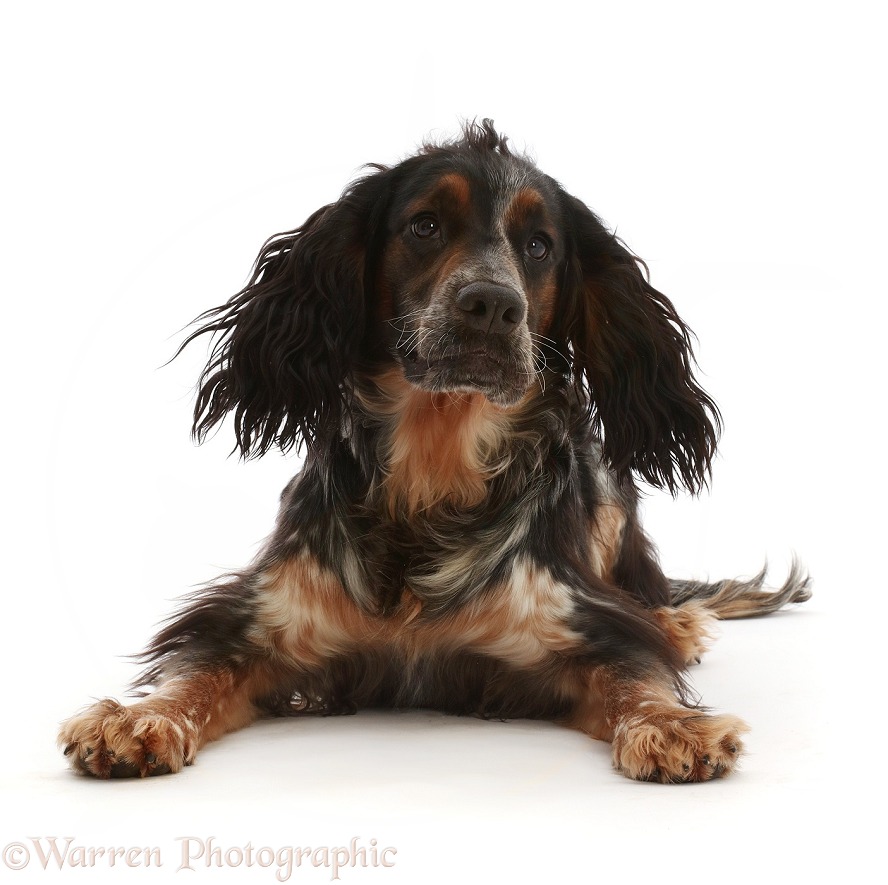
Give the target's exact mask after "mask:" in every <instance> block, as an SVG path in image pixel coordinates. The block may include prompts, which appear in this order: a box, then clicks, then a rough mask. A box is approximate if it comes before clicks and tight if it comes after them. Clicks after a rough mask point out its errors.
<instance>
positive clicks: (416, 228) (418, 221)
mask: <svg viewBox="0 0 888 885" xmlns="http://www.w3.org/2000/svg"><path fill="white" fill-rule="evenodd" d="M410 230H412V231H413V236H415V237H419V239H421V240H427V239H429V238H430V237H434V236H437V235H438V234H439V233H440V232H441V225H440V224H439V223H438V219H437V218H435V216H434V215H429V214H425V215H420V216H418V217H417V218H414V219H413V223H412V224H411V225H410Z"/></svg>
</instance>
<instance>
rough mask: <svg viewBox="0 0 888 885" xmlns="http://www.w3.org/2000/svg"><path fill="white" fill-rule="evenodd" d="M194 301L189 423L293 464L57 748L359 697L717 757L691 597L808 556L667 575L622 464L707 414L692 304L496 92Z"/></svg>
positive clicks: (202, 739) (643, 466) (696, 607)
mask: <svg viewBox="0 0 888 885" xmlns="http://www.w3.org/2000/svg"><path fill="white" fill-rule="evenodd" d="M201 321H202V323H203V325H202V326H201V327H200V328H199V329H198V331H196V332H195V333H194V334H193V335H192V336H191V337H190V338H189V341H190V340H192V339H193V338H195V337H197V336H199V335H202V334H205V333H210V334H212V335H214V336H215V337H214V340H215V346H214V349H213V352H212V355H211V357H210V362H209V365H208V366H207V368H206V370H205V372H204V374H203V376H202V378H201V381H200V390H199V395H198V400H197V406H196V411H195V432H196V434H197V435H198V437H203V436H204V435H205V434H206V433H207V432H208V431H209V430H210V429H211V428H212V427H213V426H214V425H216V424H217V423H218V422H220V421H221V420H222V419H223V418H224V417H225V415H227V414H228V413H233V419H234V427H235V432H236V435H237V444H238V447H239V449H240V451H241V453H242V454H243V455H244V456H253V455H261V454H263V453H264V452H266V451H267V450H268V449H269V448H271V447H273V446H279V447H281V448H282V449H284V450H287V449H289V448H291V447H293V446H296V445H299V444H300V443H301V442H303V441H304V442H305V443H306V444H307V446H306V449H307V453H306V459H305V463H304V467H303V469H302V471H301V473H299V475H298V476H296V477H295V479H293V481H292V482H291V483H290V484H289V485H288V487H287V488H286V489H285V490H284V493H283V496H282V499H281V506H280V512H279V515H278V520H277V525H276V528H275V530H274V532H273V534H272V535H271V538H270V539H269V541H268V543H267V544H266V546H265V548H264V549H263V550H262V552H261V553H260V554H259V556H258V557H257V558H256V560H255V562H253V563H252V564H251V565H250V566H249V567H248V568H246V569H245V570H244V571H243V572H241V573H239V574H235V575H231V576H228V577H227V578H225V579H223V580H221V581H220V582H218V583H216V584H213V585H211V586H209V587H207V588H205V589H204V590H203V591H201V592H200V593H199V594H198V595H196V596H194V597H193V598H191V599H190V600H188V601H187V602H186V603H185V605H184V607H183V608H182V610H181V611H180V613H179V614H178V615H177V616H175V617H174V618H173V619H172V620H171V621H170V622H169V623H168V624H167V625H166V626H165V627H164V628H163V629H162V630H161V632H160V633H159V634H158V636H157V637H156V638H155V639H154V641H153V643H152V644H151V645H150V647H149V648H148V650H147V651H146V652H145V654H144V661H145V664H146V666H147V669H146V671H145V672H144V674H143V675H142V677H141V678H140V680H139V682H138V686H141V687H147V686H154V687H155V688H154V690H153V692H151V693H149V694H147V695H146V696H144V697H143V698H142V699H141V700H139V701H137V702H136V703H134V704H132V705H131V706H122V705H120V704H118V703H117V702H115V701H112V700H105V701H102V702H100V703H98V704H94V705H93V706H91V707H89V708H87V709H86V710H85V711H83V712H81V713H80V714H79V715H77V716H75V717H74V718H72V719H71V720H69V721H68V722H67V723H66V724H65V725H64V727H63V730H62V734H61V742H62V744H63V745H64V747H65V752H66V754H67V755H68V756H69V758H70V759H71V761H72V763H73V765H74V767H75V768H76V769H78V770H80V771H84V772H87V773H90V774H93V775H96V776H98V777H109V776H129V775H142V776H145V775H151V774H159V773H163V772H168V771H178V770H180V769H181V768H182V767H183V765H188V764H190V763H191V762H192V761H193V760H194V757H195V754H196V752H197V751H198V749H199V748H200V747H201V746H202V745H203V744H205V743H207V741H210V740H214V739H215V738H218V737H220V736H221V735H222V734H224V733H225V732H227V731H231V730H232V729H235V728H239V727H241V726H243V725H246V724H247V723H249V722H250V721H252V720H254V719H255V718H256V717H259V716H262V715H266V714H296V713H325V714H329V713H347V712H352V711H354V710H357V709H359V708H361V707H380V706H382V707H433V708H437V709H441V710H446V711H450V712H453V713H462V714H474V715H478V716H485V717H502V718H511V717H545V718H550V719H556V720H559V721H562V722H564V723H566V724H569V725H571V726H574V727H576V728H579V729H582V730H583V731H585V732H587V733H588V734H590V735H592V736H593V737H596V738H601V739H604V740H608V741H612V742H613V746H614V763H615V765H616V767H617V768H618V769H619V770H620V771H622V772H623V773H624V774H626V775H628V776H629V777H632V778H637V779H641V780H658V781H664V782H679V781H701V780H707V779H710V778H713V777H718V776H721V775H724V774H726V773H727V772H729V771H730V770H731V769H732V768H733V767H734V765H735V763H736V760H737V757H738V755H739V753H740V751H741V740H740V734H741V732H742V731H743V730H744V728H745V726H744V725H743V723H742V722H741V721H740V720H738V719H736V718H735V717H732V716H724V715H712V714H710V713H707V712H704V711H703V710H702V709H700V708H698V707H696V706H694V705H693V703H692V702H691V700H690V699H689V691H688V688H687V684H686V681H685V676H684V671H685V667H686V665H687V664H688V663H690V662H691V661H693V660H695V659H697V658H699V655H700V654H701V653H702V651H703V649H704V647H705V638H706V634H707V630H708V627H709V625H710V622H711V621H712V619H713V618H717V617H721V616H724V617H731V616H748V615H754V614H758V613H764V612H767V611H769V610H773V609H774V608H777V607H779V606H781V605H783V604H784V603H787V602H800V601H802V600H804V599H806V598H807V597H808V595H809V594H808V590H807V584H808V582H807V579H806V578H805V577H804V576H803V575H802V574H801V571H800V570H799V569H798V568H794V569H793V571H792V573H791V574H790V576H789V578H788V579H787V581H786V583H785V584H784V586H783V587H782V588H781V589H779V590H777V591H774V592H767V591H764V590H762V580H761V577H760V578H758V579H756V580H754V581H752V582H747V583H743V582H724V583H723V584H691V583H688V582H672V581H670V580H669V579H667V578H666V577H665V576H664V574H663V573H662V571H661V570H660V568H659V566H658V564H657V560H656V557H655V554H654V551H653V548H652V545H651V543H650V542H649V540H648V539H647V537H646V536H645V534H644V533H643V531H642V529H641V526H640V525H639V521H638V506H637V505H638V491H637V487H636V484H635V479H634V477H640V478H641V479H644V480H646V481H647V482H649V483H651V484H653V485H655V486H660V487H664V488H666V489H668V490H670V491H671V492H673V493H674V492H675V491H676V490H677V489H678V488H679V487H685V488H687V489H689V490H691V491H693V492H696V491H699V490H700V488H701V487H702V486H703V485H704V484H705V482H706V479H707V477H708V473H709V468H710V462H711V459H712V456H713V453H714V450H715V445H716V439H717V435H718V430H719V426H720V418H719V414H718V410H717V409H716V407H715V406H714V404H713V403H712V401H711V400H710V399H709V397H708V396H707V395H706V394H705V393H704V392H703V390H702V389H701V388H700V387H699V386H698V384H697V383H696V381H695V380H694V376H693V372H692V369H693V355H692V351H691V345H690V335H689V331H688V329H687V327H686V326H685V324H684V323H683V322H682V320H681V319H680V317H679V316H678V314H677V313H676V312H675V309H674V307H673V306H672V303H671V302H670V301H669V300H668V299H667V298H666V297H665V296H663V295H662V294H661V293H659V292H657V291H656V290H655V289H653V288H652V287H651V286H650V285H649V284H648V282H647V280H646V278H645V276H644V275H643V273H642V270H641V269H640V262H639V260H638V259H636V258H635V257H634V256H633V255H632V254H631V253H630V252H629V251H627V249H626V248H625V247H624V246H623V245H622V243H621V242H620V241H619V240H618V239H617V238H616V237H615V236H614V235H613V234H611V233H610V232H608V231H607V230H606V229H605V227H604V226H603V225H602V224H601V222H600V221H599V220H598V218H596V216H595V215H593V213H592V212H591V211H590V210H589V209H588V208H586V206H585V205H584V204H583V203H581V202H580V201H579V200H577V199H576V198H574V197H572V196H570V195H569V194H567V193H566V192H565V191H564V189H563V188H562V187H561V186H560V185H559V184H558V183H557V182H555V181H554V180H553V179H551V178H549V177H548V176H546V175H544V174H543V173H542V172H540V171H539V170H538V169H537V168H536V167H535V166H534V165H533V164H532V163H531V162H530V161H529V160H528V159H526V158H524V157H522V156H518V155H516V154H514V153H513V152H512V151H511V150H510V149H509V147H508V146H507V143H506V139H505V138H503V137H502V136H500V135H498V134H497V133H496V132H495V131H494V129H493V127H492V125H491V124H490V123H489V121H485V122H484V123H483V124H481V125H475V124H471V125H468V126H467V127H466V128H465V130H464V132H463V134H462V137H461V138H460V139H459V140H457V141H454V142H450V143H446V144H443V145H430V146H426V147H425V148H423V149H422V150H421V151H420V152H419V153H418V154H417V155H416V156H413V157H411V158H409V159H407V160H405V161H404V162H402V163H400V164H398V165H396V166H394V167H392V168H384V167H374V171H373V172H372V173H371V174H369V175H368V176H367V177H365V178H362V179H360V180H359V181H357V182H356V183H354V184H353V185H352V186H351V187H350V188H349V189H348V190H347V191H346V192H345V193H344V194H343V196H342V198H341V199H340V200H339V201H337V202H336V203H333V204H331V205H329V206H326V207H324V208H322V209H320V210H319V211H317V212H316V213H315V214H314V215H312V216H311V217H310V218H309V219H308V221H307V222H306V223H305V224H304V225H303V227H301V228H299V229H297V230H294V231H291V232H289V233H285V234H281V235H279V236H277V237H273V238H272V239H271V240H269V241H268V242H267V243H266V245H265V246H264V247H263V249H262V251H261V253H260V255H259V258H258V260H257V263H256V266H255V269H254V272H253V275H252V277H251V280H250V282H249V284H248V285H247V286H246V287H245V288H244V289H243V290H242V291H241V292H240V293H238V294H237V295H236V296H235V297H234V298H232V299H231V300H230V301H229V302H228V303H227V304H226V305H223V306H222V307H220V308H217V309H215V310H212V311H209V312H208V313H207V314H205V315H204V316H203V317H202V318H201ZM186 343H187V342H186ZM294 740H298V735H297V734H294Z"/></svg>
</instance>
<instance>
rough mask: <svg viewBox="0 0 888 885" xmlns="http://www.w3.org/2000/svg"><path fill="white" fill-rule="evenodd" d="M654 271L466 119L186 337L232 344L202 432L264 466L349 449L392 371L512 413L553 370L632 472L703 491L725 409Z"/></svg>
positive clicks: (339, 205)
mask: <svg viewBox="0 0 888 885" xmlns="http://www.w3.org/2000/svg"><path fill="white" fill-rule="evenodd" d="M639 265H640V262H639V261H638V259H636V258H635V257H634V256H633V255H632V254H631V253H630V252H629V251H628V250H627V249H626V248H625V247H624V246H623V245H622V243H621V242H620V241H619V240H618V239H617V238H616V237H615V236H614V235H613V234H611V233H610V232H608V231H607V229H606V228H605V227H604V226H603V225H602V224H601V222H600V221H599V219H598V218H597V217H596V216H595V215H594V214H593V213H592V212H591V211H590V210H589V209H588V208H587V207H586V206H585V205H584V204H583V203H582V202H581V201H579V200H577V199H576V198H574V197H572V196H570V195H569V194H568V193H566V192H565V191H564V189H563V188H561V187H560V185H559V184H558V183H557V182H556V181H554V180H553V179H552V178H550V177H549V176H547V175H545V174H543V173H542V172H541V171H540V170H539V169H538V168H537V167H536V166H535V165H534V164H533V163H532V162H530V161H529V160H528V159H527V158H525V157H523V156H518V155H516V154H514V153H512V151H510V150H509V147H508V145H507V143H506V139H505V138H504V137H502V136H500V135H499V134H497V132H496V131H495V130H494V129H493V126H492V124H491V123H490V122H489V121H486V120H485V121H484V123H483V124H480V125H477V124H469V125H467V126H466V127H465V129H464V131H463V134H462V136H461V138H460V139H459V140H457V141H453V142H449V143H445V144H441V145H429V146H426V147H424V148H423V149H422V150H421V151H420V152H419V153H418V154H416V155H415V156H413V157H410V158H409V159H407V160H405V161H403V162H402V163H399V164H398V165H396V166H393V167H390V168H386V167H374V172H372V173H371V174H370V175H368V176H366V177H364V178H361V179H360V180H358V181H357V182H355V183H354V184H353V185H352V186H351V187H349V189H348V190H346V192H345V193H344V194H343V195H342V197H341V198H340V199H339V200H338V201H337V202H336V203H333V204H331V205H329V206H326V207H324V208H322V209H320V210H318V211H317V212H315V213H314V215H312V216H311V217H310V218H309V219H308V221H307V222H306V223H305V224H304V225H303V226H302V227H301V228H299V229H297V230H294V231H291V232H288V233H285V234H281V235H279V236H276V237H273V238H271V239H270V240H269V241H268V242H267V243H266V244H265V246H264V247H263V249H262V251H261V252H260V255H259V258H258V259H257V262H256V265H255V268H254V271H253V274H252V277H251V279H250V281H249V283H248V284H247V286H246V287H245V288H244V289H243V290H241V292H239V293H238V294H237V295H235V296H234V298H232V299H231V300H230V301H229V302H228V303H227V304H225V305H223V306H222V307H219V308H216V309H214V310H212V311H209V312H208V313H207V314H204V315H203V317H201V320H203V321H204V325H203V326H202V327H201V328H199V329H198V330H197V331H196V332H194V333H193V334H192V335H191V336H189V338H188V339H187V341H190V340H192V339H193V338H195V337H197V336H199V335H202V334H204V333H205V332H210V333H214V334H217V335H218V336H219V337H218V339H217V341H216V345H215V347H214V349H213V352H212V355H211V359H210V362H209V364H208V366H207V368H206V370H205V371H204V374H203V376H202V378H201V383H200V393H199V396H198V400H197V405H196V409H195V432H196V434H197V436H198V437H199V438H202V437H203V436H204V435H205V434H206V433H207V431H208V430H209V429H210V428H211V427H213V426H214V425H215V424H217V423H218V422H219V421H220V420H221V419H222V418H223V417H224V416H225V414H226V413H227V412H229V411H233V412H234V419H235V427H236V432H237V440H238V447H239V448H240V450H241V452H242V453H243V454H244V455H245V456H246V455H251V454H262V453H263V452H265V451H267V450H268V449H269V448H270V447H271V446H273V445H279V446H281V447H282V448H284V449H286V448H288V447H290V446H292V445H293V444H295V443H298V442H299V441H300V439H304V440H306V441H307V442H308V443H309V444H310V445H313V444H316V443H323V441H324V440H326V439H329V438H331V437H333V436H335V435H336V434H338V433H339V431H340V427H341V426H342V417H343V411H344V410H348V409H350V408H352V398H351V395H352V392H353V390H354V386H355V382H356V381H358V380H360V379H359V376H361V375H365V374H368V373H373V372H374V371H377V372H378V371H390V370H391V369H392V366H393V365H394V366H397V367H398V368H399V370H400V371H401V372H402V373H403V376H404V377H405V378H406V380H407V381H408V382H409V383H410V384H412V385H414V386H415V387H418V388H421V389H424V390H427V391H430V392H442V393H451V392H468V393H472V394H480V395H483V396H484V397H486V398H487V399H488V400H490V402H491V403H493V404H494V405H495V406H497V407H499V408H502V409H504V410H508V409H517V408H520V407H521V403H522V401H523V400H524V399H525V398H526V397H529V396H533V395H534V390H535V388H536V382H537V379H538V375H539V373H540V372H542V371H544V370H545V371H546V372H553V371H554V372H556V373H558V374H561V375H562V376H563V377H564V378H565V379H566V380H567V382H568V383H570V384H572V385H573V387H574V389H575V391H576V394H577V399H578V402H580V403H582V404H584V405H585V407H586V409H587V413H588V416H589V418H590V420H591V421H592V422H593V425H594V426H595V427H596V429H597V431H598V432H599V435H600V436H601V438H602V445H603V450H604V453H605V456H606V457H607V458H608V460H609V462H610V464H611V466H612V467H613V468H614V469H615V470H616V471H617V472H618V473H625V472H627V471H629V470H630V469H634V470H636V471H637V472H638V473H639V474H640V475H641V476H642V477H643V478H645V479H646V480H648V481H649V482H651V483H653V484H655V485H660V486H666V487H668V488H669V489H670V490H672V491H674V490H675V489H676V487H677V486H678V485H679V484H683V485H685V486H686V487H688V488H690V489H691V490H696V489H698V488H699V487H700V485H701V484H702V483H703V482H704V481H705V478H706V476H707V472H708V469H709V463H710V460H711V457H712V454H713V451H714V447H715V441H716V436H717V430H718V425H719V416H718V411H717V409H716V408H715V406H714V405H713V403H712V401H711V400H710V399H709V398H708V397H707V396H706V394H705V393H704V392H703V391H702V390H701V389H700V388H699V386H698V385H697V384H696V382H695V380H694V378H693V375H692V371H691V370H692V365H693V356H692V351H691V345H690V336H689V331H688V329H687V327H686V326H685V324H684V323H683V322H682V320H681V319H680V317H679V316H678V314H677V313H676V312H675V309H674V307H673V306H672V304H671V302H670V301H669V300H668V299H667V298H666V297H665V296H663V295H662V294H660V293H659V292H657V291H656V290H655V289H653V288H652V287H651V286H650V285H649V284H648V282H647V281H646V279H645V276H644V275H643V274H642V271H641V269H640V266H639ZM187 341H186V343H187Z"/></svg>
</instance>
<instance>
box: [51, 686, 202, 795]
mask: <svg viewBox="0 0 888 885" xmlns="http://www.w3.org/2000/svg"><path fill="white" fill-rule="evenodd" d="M192 732H193V729H190V728H188V727H187V725H186V726H184V727H183V726H182V725H178V724H177V723H176V722H175V721H174V720H173V719H171V718H169V717H168V716H164V715H162V714H159V713H156V712H152V711H151V710H150V709H145V708H142V709H140V705H139V704H135V705H133V706H132V707H124V706H123V705H122V704H119V703H118V702H117V701H114V700H111V699H107V700H104V701H99V702H98V703H96V704H93V705H92V706H91V707H87V708H86V709H85V710H83V711H82V712H80V713H78V714H77V715H76V716H72V717H71V718H70V719H69V720H68V721H67V722H65V723H64V724H63V725H62V729H61V731H60V733H59V745H60V746H61V747H63V748H64V752H65V755H66V756H67V757H68V759H69V760H70V762H71V765H72V767H73V768H74V769H75V770H76V771H80V772H83V773H85V774H91V775H93V776H95V777H100V778H109V777H149V776H152V775H158V774H169V773H170V772H176V771H180V770H181V769H182V767H183V766H184V765H190V764H191V763H192V762H193V761H194V756H195V754H196V752H197V743H196V741H195V739H194V734H193V733H192Z"/></svg>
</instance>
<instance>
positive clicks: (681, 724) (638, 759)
mask: <svg viewBox="0 0 888 885" xmlns="http://www.w3.org/2000/svg"><path fill="white" fill-rule="evenodd" d="M748 730H749V728H748V726H747V725H746V724H745V723H744V722H743V721H742V720H741V719H738V718H737V717H736V716H725V715H721V716H712V715H709V714H705V713H696V712H694V711H693V710H685V709H682V708H674V707H663V708H660V709H658V710H651V711H650V712H648V711H647V710H645V711H644V712H643V714H642V715H636V716H632V717H631V718H629V719H627V720H625V721H624V722H622V723H621V724H620V725H619V726H618V727H617V729H616V731H615V733H614V739H613V753H614V766H615V767H616V768H617V769H618V770H619V771H621V772H622V773H623V774H625V775H626V776H627V777H631V778H633V779H635V780H640V781H658V782H660V783H664V784H679V783H697V782H699V781H708V780H712V779H713V778H717V777H724V776H725V775H727V774H730V772H731V771H732V770H733V769H734V767H735V766H736V764H737V760H738V758H739V756H740V753H741V752H742V751H743V742H742V741H741V740H740V735H741V734H743V733H744V732H746V731H748Z"/></svg>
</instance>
